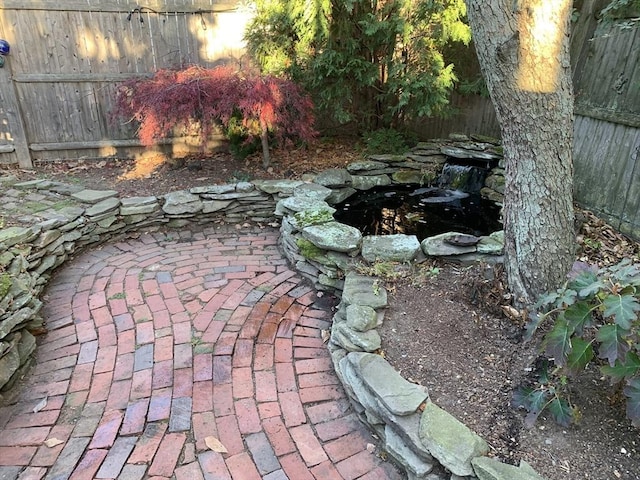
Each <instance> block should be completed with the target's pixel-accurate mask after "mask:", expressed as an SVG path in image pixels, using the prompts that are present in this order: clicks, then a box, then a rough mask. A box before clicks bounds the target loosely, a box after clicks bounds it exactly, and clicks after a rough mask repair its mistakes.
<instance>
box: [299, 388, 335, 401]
mask: <svg viewBox="0 0 640 480" xmlns="http://www.w3.org/2000/svg"><path fill="white" fill-rule="evenodd" d="M299 393H300V400H301V401H302V403H316V402H323V401H325V400H337V399H339V398H342V397H344V393H343V390H342V387H341V386H339V385H325V386H323V387H310V388H301V389H300V391H299Z"/></svg>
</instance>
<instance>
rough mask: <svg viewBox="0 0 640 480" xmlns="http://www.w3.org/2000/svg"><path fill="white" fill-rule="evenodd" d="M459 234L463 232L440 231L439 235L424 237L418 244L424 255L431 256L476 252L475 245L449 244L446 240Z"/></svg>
mask: <svg viewBox="0 0 640 480" xmlns="http://www.w3.org/2000/svg"><path fill="white" fill-rule="evenodd" d="M461 235H464V234H462V233H458V232H447V233H441V234H440V235H435V236H433V237H429V238H425V239H424V240H423V241H422V243H421V244H420V246H421V247H422V251H423V252H424V253H425V254H426V255H430V256H432V257H441V256H450V255H462V254H465V253H475V252H476V246H475V245H472V246H466V247H463V246H458V245H451V244H450V243H449V242H448V239H449V238H455V237H457V236H461Z"/></svg>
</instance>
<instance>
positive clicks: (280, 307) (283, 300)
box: [271, 287, 296, 315]
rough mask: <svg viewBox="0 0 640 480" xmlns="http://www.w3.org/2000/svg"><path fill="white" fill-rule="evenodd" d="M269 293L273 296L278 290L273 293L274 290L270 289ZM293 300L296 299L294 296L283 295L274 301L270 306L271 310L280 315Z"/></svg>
mask: <svg viewBox="0 0 640 480" xmlns="http://www.w3.org/2000/svg"><path fill="white" fill-rule="evenodd" d="M292 288H293V287H292ZM271 294H272V295H274V296H275V295H278V292H276V293H274V291H273V290H272V291H271ZM295 301H296V299H295V298H293V297H289V296H288V295H285V296H284V297H280V299H279V300H278V301H277V302H276V303H275V305H273V306H272V307H271V311H272V312H274V313H279V314H281V315H282V314H284V313H285V312H286V311H287V310H288V309H289V307H290V306H291V304H292V303H293V302H295Z"/></svg>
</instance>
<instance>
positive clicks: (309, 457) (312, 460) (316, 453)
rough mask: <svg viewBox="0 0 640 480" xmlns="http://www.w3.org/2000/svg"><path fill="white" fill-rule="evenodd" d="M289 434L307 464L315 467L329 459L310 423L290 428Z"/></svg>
mask: <svg viewBox="0 0 640 480" xmlns="http://www.w3.org/2000/svg"><path fill="white" fill-rule="evenodd" d="M289 434H290V435H291V438H292V439H293V441H294V442H295V444H296V446H297V447H298V451H299V452H300V455H302V458H303V459H304V461H305V463H306V464H307V466H309V467H313V466H314V465H318V464H319V463H322V462H324V461H326V460H328V457H327V454H326V453H324V450H323V449H322V445H320V442H319V441H318V438H317V437H316V435H315V433H314V432H313V430H312V428H311V426H310V425H300V426H298V427H294V428H290V429H289Z"/></svg>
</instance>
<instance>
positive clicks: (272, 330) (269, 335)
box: [256, 322, 278, 345]
mask: <svg viewBox="0 0 640 480" xmlns="http://www.w3.org/2000/svg"><path fill="white" fill-rule="evenodd" d="M277 333H278V324H277V323H269V322H264V323H263V324H262V326H261V327H260V333H259V334H258V338H257V340H256V342H257V343H268V344H269V345H271V344H273V342H274V341H275V338H276V334H277Z"/></svg>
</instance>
